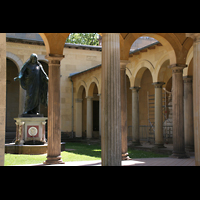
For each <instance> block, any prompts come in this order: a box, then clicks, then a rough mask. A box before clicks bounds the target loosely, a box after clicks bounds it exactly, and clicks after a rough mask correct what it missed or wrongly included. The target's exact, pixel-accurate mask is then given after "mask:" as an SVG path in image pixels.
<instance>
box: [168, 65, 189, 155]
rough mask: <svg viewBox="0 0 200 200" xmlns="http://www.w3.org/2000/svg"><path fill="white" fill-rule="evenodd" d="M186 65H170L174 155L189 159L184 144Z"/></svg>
mask: <svg viewBox="0 0 200 200" xmlns="http://www.w3.org/2000/svg"><path fill="white" fill-rule="evenodd" d="M185 67H186V65H183V64H174V65H170V66H169V68H171V69H172V109H173V154H172V156H171V157H174V158H187V157H188V156H187V155H186V152H185V142H184V112H183V69H184V68H185Z"/></svg>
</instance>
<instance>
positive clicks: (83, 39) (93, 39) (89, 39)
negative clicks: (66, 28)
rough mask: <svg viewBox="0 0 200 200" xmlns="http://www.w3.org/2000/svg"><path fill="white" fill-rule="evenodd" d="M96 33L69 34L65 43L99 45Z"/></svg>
mask: <svg viewBox="0 0 200 200" xmlns="http://www.w3.org/2000/svg"><path fill="white" fill-rule="evenodd" d="M98 38H99V34H98V33H71V34H70V35H69V37H68V38H67V40H66V42H67V43H73V44H84V45H94V46H98V45H99V41H98Z"/></svg>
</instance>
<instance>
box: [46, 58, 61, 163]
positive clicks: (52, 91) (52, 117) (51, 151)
mask: <svg viewBox="0 0 200 200" xmlns="http://www.w3.org/2000/svg"><path fill="white" fill-rule="evenodd" d="M46 58H47V59H48V60H49V64H48V65H49V83H48V92H49V96H48V150H47V160H46V161H44V164H64V162H63V161H62V160H61V155H60V153H61V130H60V126H61V120H60V61H61V60H62V59H63V58H64V56H63V55H57V54H49V55H47V56H46Z"/></svg>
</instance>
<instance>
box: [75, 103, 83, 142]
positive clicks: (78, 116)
mask: <svg viewBox="0 0 200 200" xmlns="http://www.w3.org/2000/svg"><path fill="white" fill-rule="evenodd" d="M82 106H83V99H76V137H79V138H80V137H82V121H83V119H82Z"/></svg>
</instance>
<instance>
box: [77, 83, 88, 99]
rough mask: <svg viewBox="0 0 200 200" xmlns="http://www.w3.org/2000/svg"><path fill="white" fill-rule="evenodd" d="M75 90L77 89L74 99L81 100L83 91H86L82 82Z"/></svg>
mask: <svg viewBox="0 0 200 200" xmlns="http://www.w3.org/2000/svg"><path fill="white" fill-rule="evenodd" d="M77 88H78V90H77V94H76V97H77V99H82V94H83V90H84V89H85V91H86V87H85V84H84V82H82V81H81V84H80V85H79V86H78V87H77Z"/></svg>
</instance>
